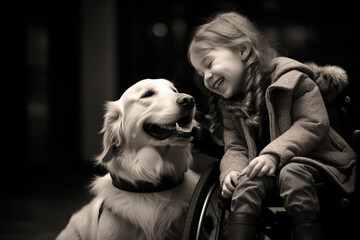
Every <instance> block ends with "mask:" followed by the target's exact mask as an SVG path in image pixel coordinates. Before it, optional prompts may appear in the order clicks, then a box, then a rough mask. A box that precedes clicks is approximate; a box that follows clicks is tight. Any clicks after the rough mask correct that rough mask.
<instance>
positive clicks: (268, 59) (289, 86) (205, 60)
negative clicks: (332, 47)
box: [188, 12, 356, 240]
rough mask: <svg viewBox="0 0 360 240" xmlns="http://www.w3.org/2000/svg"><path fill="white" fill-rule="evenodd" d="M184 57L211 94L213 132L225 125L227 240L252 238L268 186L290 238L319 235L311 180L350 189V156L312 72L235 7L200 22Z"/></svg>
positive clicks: (222, 167) (223, 174) (223, 167)
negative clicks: (283, 211)
mask: <svg viewBox="0 0 360 240" xmlns="http://www.w3.org/2000/svg"><path fill="white" fill-rule="evenodd" d="M188 57H189V61H190V63H191V64H192V66H193V67H194V68H195V70H196V71H197V72H198V74H199V75H200V76H202V77H203V81H204V85H205V87H206V88H207V89H209V90H210V91H211V93H210V98H209V105H210V115H211V116H212V119H213V126H212V129H211V130H212V131H215V130H216V129H223V140H224V145H225V154H224V155H223V157H222V159H221V163H220V172H221V174H220V184H221V188H222V193H221V194H222V196H223V197H225V198H231V200H232V201H231V213H230V214H229V218H228V224H229V232H228V237H229V239H246V240H251V239H255V238H256V235H257V231H258V230H257V224H258V221H259V215H260V212H261V209H262V203H263V201H264V199H265V196H266V193H267V191H268V190H269V189H270V188H272V187H273V186H274V185H276V187H277V188H278V189H279V191H280V196H281V197H282V198H283V201H284V207H285V209H286V210H287V212H288V214H289V216H290V218H291V220H292V234H293V237H294V239H299V240H300V239H306V240H311V239H317V240H318V239H321V231H320V227H319V226H320V225H319V201H318V198H317V195H316V188H315V184H316V183H317V182H319V181H320V180H321V179H323V177H325V176H326V177H328V178H329V179H331V182H333V183H335V185H336V186H338V187H339V188H340V189H342V190H343V191H344V192H345V193H352V192H353V191H354V182H355V180H354V179H355V174H354V173H355V163H356V154H355V152H354V151H353V150H352V149H351V148H350V147H349V146H348V144H347V143H346V142H345V141H344V140H343V139H342V138H341V137H340V135H338V134H337V133H336V132H335V131H334V130H333V129H332V128H331V127H330V126H329V119H328V114H327V110H326V107H325V104H324V100H323V99H322V96H321V93H320V91H319V88H318V87H317V85H316V83H315V82H314V73H313V71H312V70H311V69H310V68H309V67H308V66H307V65H304V64H302V63H299V62H297V61H295V60H292V59H290V58H285V57H278V54H277V52H276V51H275V50H274V49H273V48H272V47H271V46H270V45H269V43H268V42H267V41H266V39H265V37H264V36H263V35H261V33H260V31H259V30H258V29H257V28H256V26H255V25H254V24H253V23H252V22H251V21H249V19H247V18H246V17H244V16H242V15H241V14H239V13H236V12H229V13H220V14H218V15H217V16H215V17H214V18H213V19H211V20H210V21H209V22H207V23H205V24H203V25H201V26H199V27H198V28H197V29H196V31H195V33H194V36H193V38H192V41H191V43H190V45H189V50H188Z"/></svg>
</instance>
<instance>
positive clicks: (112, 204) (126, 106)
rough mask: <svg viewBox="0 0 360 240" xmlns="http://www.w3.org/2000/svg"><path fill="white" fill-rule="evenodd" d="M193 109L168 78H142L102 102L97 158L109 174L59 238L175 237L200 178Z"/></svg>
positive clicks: (96, 183)
mask: <svg viewBox="0 0 360 240" xmlns="http://www.w3.org/2000/svg"><path fill="white" fill-rule="evenodd" d="M195 108H196V106H195V101H194V98H193V97H192V96H190V95H188V94H184V93H179V92H178V91H177V89H176V88H175V87H174V85H173V83H172V82H170V81H169V80H166V79H144V80H141V81H139V82H137V83H135V84H134V85H132V86H131V87H130V88H128V89H127V90H126V91H125V92H124V93H123V95H122V96H121V97H120V99H119V100H118V101H114V102H112V101H109V102H106V103H105V116H104V124H103V128H102V130H101V131H100V133H102V134H103V146H102V147H103V151H102V153H101V154H100V155H99V156H98V157H97V158H96V163H97V164H100V165H102V166H105V168H106V169H107V171H108V173H106V175H104V176H96V178H95V179H94V181H93V182H92V184H91V191H92V193H93V194H94V195H95V197H94V198H93V199H92V201H91V202H90V203H88V204H87V205H85V206H84V207H82V208H81V209H80V210H79V211H78V212H76V213H74V214H73V215H72V216H71V218H70V221H69V223H68V224H67V226H66V227H65V228H64V229H63V230H62V231H61V232H60V234H59V235H58V236H57V238H56V239H57V240H71V239H101V240H104V239H124V240H130V239H131V240H132V239H147V240H152V239H156V240H159V239H171V240H173V239H180V238H181V232H182V231H183V227H184V224H185V218H186V214H187V209H188V206H189V202H190V199H191V196H192V193H193V190H194V188H195V185H196V183H197V181H198V179H199V176H198V174H197V173H195V172H193V171H191V170H190V166H191V164H192V153H191V140H192V135H191V131H192V129H193V126H194V122H195V120H194V115H195Z"/></svg>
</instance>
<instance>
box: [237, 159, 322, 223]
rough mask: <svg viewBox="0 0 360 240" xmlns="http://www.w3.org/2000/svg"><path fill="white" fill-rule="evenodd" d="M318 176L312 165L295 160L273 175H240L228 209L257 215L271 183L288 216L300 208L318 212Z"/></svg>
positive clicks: (301, 210)
mask: <svg viewBox="0 0 360 240" xmlns="http://www.w3.org/2000/svg"><path fill="white" fill-rule="evenodd" d="M319 176H320V174H319V171H318V170H317V169H316V168H314V167H312V166H309V165H306V164H303V163H295V162H293V163H289V164H287V165H285V166H284V167H283V168H282V169H281V171H280V173H279V174H278V175H277V177H276V178H274V177H268V176H264V177H261V178H258V177H255V178H253V179H249V178H248V177H246V176H241V177H240V179H239V184H238V185H237V187H236V189H235V191H234V194H233V196H232V201H231V211H232V212H243V213H252V214H256V215H260V212H261V209H262V204H263V202H264V199H265V196H266V193H267V192H268V191H269V190H270V189H271V188H273V187H274V182H275V183H276V186H277V187H278V189H279V190H280V196H281V197H282V198H283V201H284V207H285V209H286V211H287V212H288V213H289V215H290V216H292V215H294V214H297V213H300V212H303V211H316V212H319V210H320V209H319V201H318V197H317V195H316V186H315V184H316V182H318V181H319Z"/></svg>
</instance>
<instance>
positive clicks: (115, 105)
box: [97, 101, 124, 164]
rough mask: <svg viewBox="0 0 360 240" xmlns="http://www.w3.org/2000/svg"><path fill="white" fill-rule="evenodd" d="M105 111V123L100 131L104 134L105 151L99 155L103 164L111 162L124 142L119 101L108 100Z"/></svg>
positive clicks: (99, 160) (99, 159)
mask: <svg viewBox="0 0 360 240" xmlns="http://www.w3.org/2000/svg"><path fill="white" fill-rule="evenodd" d="M105 112H106V113H105V116H104V124H103V128H102V130H101V132H100V133H102V134H103V144H102V146H103V151H102V153H101V154H100V155H99V156H98V157H97V160H98V162H99V163H101V164H106V163H108V162H110V161H111V160H112V159H113V157H114V155H116V154H117V153H119V152H120V150H121V148H122V145H123V144H124V136H123V125H124V124H123V114H122V110H121V107H120V105H119V102H118V101H117V102H107V103H106V105H105Z"/></svg>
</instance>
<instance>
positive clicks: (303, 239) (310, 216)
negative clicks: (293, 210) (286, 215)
mask: <svg viewBox="0 0 360 240" xmlns="http://www.w3.org/2000/svg"><path fill="white" fill-rule="evenodd" d="M291 223H292V238H291V239H292V240H321V239H322V234H321V224H320V214H319V213H318V212H316V211H304V212H301V213H298V214H295V215H294V216H291Z"/></svg>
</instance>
